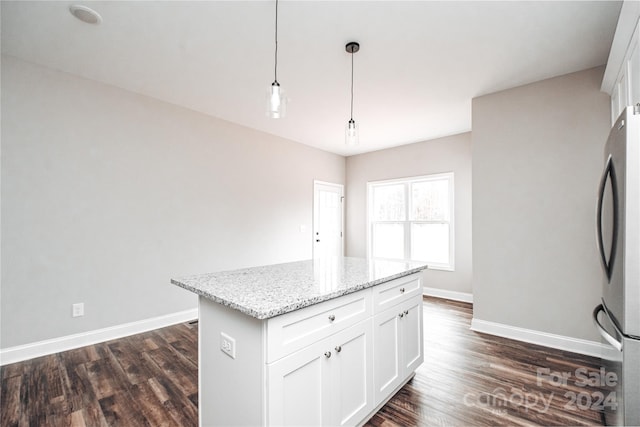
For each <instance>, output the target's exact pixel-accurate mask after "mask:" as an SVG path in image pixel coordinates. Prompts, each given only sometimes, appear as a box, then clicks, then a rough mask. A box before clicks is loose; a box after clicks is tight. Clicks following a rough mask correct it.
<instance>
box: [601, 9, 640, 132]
mask: <svg viewBox="0 0 640 427" xmlns="http://www.w3.org/2000/svg"><path fill="white" fill-rule="evenodd" d="M639 22H640V2H638V1H629V0H627V1H625V2H624V3H623V5H622V9H621V10H620V17H619V18H618V25H617V27H616V33H615V36H614V38H613V43H612V45H611V52H610V54H609V60H608V62H607V68H606V70H605V73H604V78H603V80H602V90H603V91H605V92H607V93H608V94H609V95H611V124H612V125H613V123H615V121H616V119H617V118H618V116H619V115H620V113H621V112H622V110H623V109H624V108H625V107H627V106H629V105H636V104H638V103H640V32H639V29H638V28H639V25H638V24H639Z"/></svg>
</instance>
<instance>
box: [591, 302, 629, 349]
mask: <svg viewBox="0 0 640 427" xmlns="http://www.w3.org/2000/svg"><path fill="white" fill-rule="evenodd" d="M601 311H604V314H605V316H606V315H607V312H606V311H605V309H604V306H603V305H602V304H599V305H598V306H597V307H596V308H595V309H594V310H593V321H594V323H595V324H596V327H597V328H598V332H600V335H602V338H604V339H605V340H607V342H608V343H609V344H611V345H612V346H613V347H614V348H615V349H616V350H618V351H622V340H620V341H619V340H617V339H616V338H615V337H614V336H613V335H611V334H610V333H609V332H607V330H606V329H605V328H604V326H602V323H600V320H599V319H598V314H600V312H601ZM611 324H613V328H614V329H615V331H616V334H617V335H618V336H622V334H621V333H620V331H618V328H617V327H616V325H615V324H614V323H613V322H611Z"/></svg>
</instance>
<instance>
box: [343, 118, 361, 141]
mask: <svg viewBox="0 0 640 427" xmlns="http://www.w3.org/2000/svg"><path fill="white" fill-rule="evenodd" d="M344 141H345V143H346V144H347V145H358V144H359V143H360V138H359V136H358V125H357V124H356V121H355V120H353V119H349V121H348V122H347V127H346V129H345V134H344Z"/></svg>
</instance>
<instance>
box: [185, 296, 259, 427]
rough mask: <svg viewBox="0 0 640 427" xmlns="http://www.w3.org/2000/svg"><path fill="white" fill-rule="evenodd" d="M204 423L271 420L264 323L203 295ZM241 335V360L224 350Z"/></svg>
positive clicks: (201, 386) (238, 353) (200, 344)
mask: <svg viewBox="0 0 640 427" xmlns="http://www.w3.org/2000/svg"><path fill="white" fill-rule="evenodd" d="M199 309H200V317H199V322H198V338H199V339H198V360H199V366H198V373H199V393H198V406H199V418H200V426H201V427H205V426H236V425H244V426H247V425H251V426H263V425H265V412H266V408H265V406H264V402H265V395H264V394H265V376H266V374H265V351H264V337H265V328H264V325H263V324H264V322H263V321H261V320H258V319H255V318H253V317H251V316H247V315H245V314H243V313H240V312H239V311H237V310H233V309H230V308H228V307H225V306H223V305H221V304H217V303H215V302H213V301H211V300H209V299H207V298H205V297H202V296H201V297H199ZM221 333H224V334H226V335H227V336H229V337H230V338H232V339H233V340H235V359H234V358H231V357H230V356H228V355H227V354H226V353H224V352H223V351H222V350H221V345H222V344H221Z"/></svg>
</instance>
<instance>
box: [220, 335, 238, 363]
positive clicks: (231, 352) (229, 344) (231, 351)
mask: <svg viewBox="0 0 640 427" xmlns="http://www.w3.org/2000/svg"><path fill="white" fill-rule="evenodd" d="M220 350H222V352H223V353H226V354H227V355H228V356H229V357H231V358H232V359H235V358H236V340H235V339H233V338H231V337H230V336H229V335H227V334H225V333H224V332H220Z"/></svg>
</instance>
